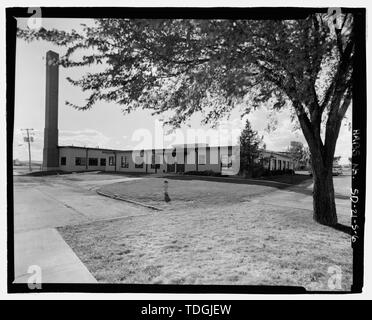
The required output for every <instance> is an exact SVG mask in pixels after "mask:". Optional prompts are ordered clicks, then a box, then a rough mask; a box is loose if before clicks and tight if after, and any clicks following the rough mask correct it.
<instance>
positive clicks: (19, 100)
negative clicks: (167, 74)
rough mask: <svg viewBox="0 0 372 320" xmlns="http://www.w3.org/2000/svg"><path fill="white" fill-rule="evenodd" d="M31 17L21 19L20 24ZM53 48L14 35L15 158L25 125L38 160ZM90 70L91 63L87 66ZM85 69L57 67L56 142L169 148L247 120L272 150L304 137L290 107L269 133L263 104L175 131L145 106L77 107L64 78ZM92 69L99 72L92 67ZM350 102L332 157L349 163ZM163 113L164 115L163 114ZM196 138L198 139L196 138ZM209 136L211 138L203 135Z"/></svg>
mask: <svg viewBox="0 0 372 320" xmlns="http://www.w3.org/2000/svg"><path fill="white" fill-rule="evenodd" d="M39 21H40V22H41V24H42V26H43V27H44V28H46V29H49V28H56V29H61V30H65V31H69V30H71V29H75V30H79V29H80V28H81V26H80V24H82V23H85V24H90V23H92V22H91V21H90V20H87V19H45V18H43V19H40V20H39ZM28 22H29V21H27V19H19V20H18V24H19V26H20V27H25V26H26V25H27V23H28ZM48 50H53V51H55V52H57V53H59V54H60V56H61V55H63V54H64V52H65V50H66V48H65V47H60V46H55V45H52V44H50V43H48V42H45V41H34V42H31V43H27V42H25V41H23V40H21V39H17V44H16V83H15V111H14V116H15V118H14V144H13V157H14V159H19V160H27V159H28V147H27V143H25V142H24V141H23V137H24V136H25V132H24V131H21V129H24V128H33V129H34V130H33V136H34V142H33V143H32V144H31V156H32V159H33V160H36V161H41V160H42V150H43V130H44V126H45V124H44V114H45V72H46V71H45V55H46V52H47V51H48ZM90 68H92V67H90ZM90 68H89V67H77V68H68V69H66V68H62V67H60V69H59V122H58V126H59V145H74V146H87V147H88V146H89V147H100V148H115V149H131V148H136V149H139V148H152V147H155V148H157V147H162V146H163V143H164V146H166V147H167V146H169V145H171V144H180V143H195V142H199V143H200V142H208V143H209V144H210V145H218V144H221V145H226V144H231V143H233V144H234V143H235V142H236V141H237V139H238V136H239V134H240V130H241V128H242V127H243V126H244V122H245V119H246V118H248V120H249V121H250V122H251V125H252V127H253V129H254V130H256V131H258V134H259V135H260V136H263V137H264V142H265V144H266V148H267V149H268V150H272V151H284V150H286V148H287V147H288V146H289V144H290V141H301V142H303V143H304V145H306V141H305V139H304V137H303V134H302V133H301V131H293V124H292V123H291V121H290V116H289V114H290V112H289V110H282V111H280V112H278V113H276V115H275V117H276V121H277V124H278V125H277V128H276V130H274V131H272V132H269V131H268V130H267V123H268V119H269V117H270V114H269V112H268V110H266V109H265V108H261V109H259V110H256V111H254V112H252V113H250V114H249V115H248V116H247V117H245V118H243V119H241V118H240V112H239V110H238V109H236V110H233V111H232V113H231V115H230V118H229V120H228V121H227V120H225V121H221V126H220V130H219V131H218V130H213V129H211V128H210V127H208V126H202V125H201V120H202V117H201V116H200V115H195V116H193V117H192V118H191V119H190V120H189V122H188V124H187V125H185V126H183V127H182V128H181V130H179V131H177V132H176V133H175V132H173V134H167V132H168V130H169V128H166V129H165V130H164V133H163V132H161V128H162V127H161V123H160V122H159V120H161V119H162V116H156V117H154V116H152V115H151V112H150V111H149V110H137V111H133V112H132V113H130V114H129V115H124V114H123V113H122V112H121V108H120V106H118V105H116V104H114V103H107V102H98V103H97V104H96V105H95V106H94V107H93V108H92V109H91V110H88V111H79V110H75V109H73V108H72V107H70V106H67V105H65V101H66V100H68V101H70V102H71V103H74V104H83V103H84V100H85V99H86V98H87V94H86V93H84V92H82V91H81V90H80V89H79V88H78V87H74V86H72V85H71V84H70V83H68V82H67V80H66V78H67V77H71V78H72V79H79V78H80V76H81V75H83V74H85V73H87V72H89V71H90V72H92V69H90ZM93 68H94V71H97V69H96V68H95V67H93ZM351 112H352V110H351V106H350V107H349V110H348V112H347V115H346V116H347V118H346V119H345V120H344V122H343V124H342V126H341V130H340V135H339V138H338V142H337V146H336V152H335V156H341V161H340V162H341V163H342V164H347V163H348V157H350V156H351V131H350V129H349V126H348V123H349V122H350V121H351ZM163 117H164V116H163ZM221 128H223V130H222V129H221ZM196 137H198V138H197V141H196ZM207 137H209V139H208V138H207Z"/></svg>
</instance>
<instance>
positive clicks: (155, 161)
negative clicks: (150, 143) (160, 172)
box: [151, 152, 160, 169]
mask: <svg viewBox="0 0 372 320" xmlns="http://www.w3.org/2000/svg"><path fill="white" fill-rule="evenodd" d="M151 169H160V157H159V155H158V154H155V152H153V153H152V156H151Z"/></svg>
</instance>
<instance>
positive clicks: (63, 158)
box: [61, 157, 66, 166]
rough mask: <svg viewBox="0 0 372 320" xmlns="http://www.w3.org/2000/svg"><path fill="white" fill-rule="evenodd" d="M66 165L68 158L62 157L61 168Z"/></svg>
mask: <svg viewBox="0 0 372 320" xmlns="http://www.w3.org/2000/svg"><path fill="white" fill-rule="evenodd" d="M65 165H66V157H61V166H65Z"/></svg>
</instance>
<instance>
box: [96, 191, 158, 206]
mask: <svg viewBox="0 0 372 320" xmlns="http://www.w3.org/2000/svg"><path fill="white" fill-rule="evenodd" d="M96 192H97V194H99V195H100V196H104V197H108V198H111V199H114V200H121V201H124V202H128V203H132V204H136V205H138V206H142V207H145V208H149V209H152V210H155V211H163V209H160V208H157V207H154V206H151V205H148V204H144V203H141V202H137V201H134V200H129V199H126V198H122V197H120V196H118V195H117V194H108V193H105V192H102V191H100V190H96Z"/></svg>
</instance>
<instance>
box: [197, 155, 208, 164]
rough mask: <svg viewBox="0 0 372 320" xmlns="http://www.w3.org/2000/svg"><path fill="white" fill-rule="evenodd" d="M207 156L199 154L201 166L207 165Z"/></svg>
mask: <svg viewBox="0 0 372 320" xmlns="http://www.w3.org/2000/svg"><path fill="white" fill-rule="evenodd" d="M206 158H207V156H206V155H205V154H199V164H206V163H207V159H206Z"/></svg>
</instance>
